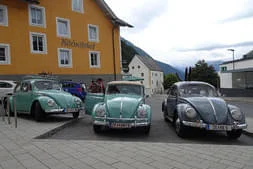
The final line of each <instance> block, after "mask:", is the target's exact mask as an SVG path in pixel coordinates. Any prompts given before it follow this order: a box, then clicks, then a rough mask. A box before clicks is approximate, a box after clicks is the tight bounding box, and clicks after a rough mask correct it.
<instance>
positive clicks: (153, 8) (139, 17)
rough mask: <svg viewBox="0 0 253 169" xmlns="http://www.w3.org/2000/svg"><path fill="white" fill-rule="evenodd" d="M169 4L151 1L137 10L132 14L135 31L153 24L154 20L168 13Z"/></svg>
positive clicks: (156, 0) (161, 1) (162, 1)
mask: <svg viewBox="0 0 253 169" xmlns="http://www.w3.org/2000/svg"><path fill="white" fill-rule="evenodd" d="M167 8H168V2H167V1H164V0H159V1H158V0H149V1H147V2H145V4H143V5H142V6H140V7H138V8H136V9H135V10H134V11H133V13H132V22H133V25H135V31H140V30H143V29H145V28H147V26H148V25H149V24H150V23H152V21H153V20H155V19H156V18H158V17H159V16H161V15H162V14H163V13H164V12H166V11H167Z"/></svg>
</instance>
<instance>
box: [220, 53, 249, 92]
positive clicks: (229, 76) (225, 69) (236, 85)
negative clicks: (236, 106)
mask: <svg viewBox="0 0 253 169" xmlns="http://www.w3.org/2000/svg"><path fill="white" fill-rule="evenodd" d="M220 88H221V90H223V93H227V94H228V95H231V96H232V95H234V96H235V95H236V96H238V94H240V95H242V96H253V90H252V89H253V51H250V52H249V53H247V54H246V55H244V56H243V58H241V59H238V60H234V61H228V62H224V63H222V64H220Z"/></svg>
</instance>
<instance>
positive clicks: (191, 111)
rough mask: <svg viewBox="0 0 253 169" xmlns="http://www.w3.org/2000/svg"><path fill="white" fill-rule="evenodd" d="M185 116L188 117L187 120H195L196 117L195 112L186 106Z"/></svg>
mask: <svg viewBox="0 0 253 169" xmlns="http://www.w3.org/2000/svg"><path fill="white" fill-rule="evenodd" d="M185 115H186V116H187V117H188V118H191V119H193V118H195V117H196V116H197V112H196V110H195V109H194V108H193V107H191V106H186V108H185Z"/></svg>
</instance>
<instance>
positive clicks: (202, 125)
mask: <svg viewBox="0 0 253 169" xmlns="http://www.w3.org/2000/svg"><path fill="white" fill-rule="evenodd" d="M182 123H183V124H184V125H185V126H189V127H195V128H202V129H206V130H214V131H217V130H220V131H231V130H238V129H246V128H247V126H248V125H247V124H246V123H244V124H238V123H234V124H232V125H216V124H206V123H203V122H199V123H197V122H189V121H182Z"/></svg>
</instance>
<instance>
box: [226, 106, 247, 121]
mask: <svg viewBox="0 0 253 169" xmlns="http://www.w3.org/2000/svg"><path fill="white" fill-rule="evenodd" d="M233 109H239V110H240V111H241V109H240V108H239V107H237V106H235V105H231V104H228V110H229V116H230V117H231V118H232V115H231V113H230V112H231V110H233ZM241 113H242V120H241V122H242V123H245V121H246V120H245V114H244V112H243V111H241Z"/></svg>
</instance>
